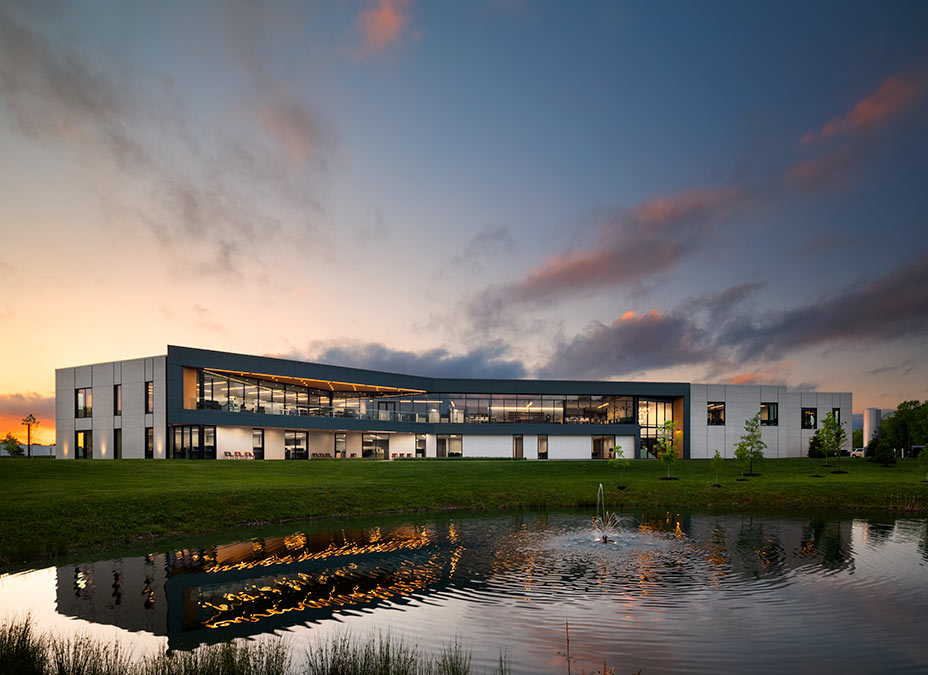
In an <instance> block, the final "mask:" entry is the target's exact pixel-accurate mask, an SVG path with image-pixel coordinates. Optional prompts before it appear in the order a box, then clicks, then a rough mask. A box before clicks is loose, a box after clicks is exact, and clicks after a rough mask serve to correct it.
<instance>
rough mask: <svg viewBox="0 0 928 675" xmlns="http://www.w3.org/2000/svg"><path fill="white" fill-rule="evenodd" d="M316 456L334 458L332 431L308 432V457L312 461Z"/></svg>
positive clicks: (333, 435) (333, 434) (333, 436)
mask: <svg viewBox="0 0 928 675" xmlns="http://www.w3.org/2000/svg"><path fill="white" fill-rule="evenodd" d="M316 455H325V456H326V457H335V432H334V431H310V432H309V457H310V459H312V458H313V457H314V456H316Z"/></svg>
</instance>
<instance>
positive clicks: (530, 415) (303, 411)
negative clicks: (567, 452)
mask: <svg viewBox="0 0 928 675" xmlns="http://www.w3.org/2000/svg"><path fill="white" fill-rule="evenodd" d="M197 409H199V410H221V411H224V412H241V413H251V414H258V415H281V416H295V417H335V418H345V419H356V420H365V421H371V422H413V423H430V424H437V423H446V424H449V423H450V424H465V423H467V424H634V423H635V421H634V419H633V418H622V419H615V420H608V419H605V418H602V417H587V416H583V415H567V416H566V417H564V416H563V415H551V414H547V413H537V412H512V411H508V412H499V413H492V414H489V415H488V414H486V413H483V414H472V415H467V414H465V413H464V411H462V410H454V409H452V410H450V411H448V412H446V413H439V412H438V411H437V410H436V411H432V412H427V413H424V412H417V411H412V410H366V409H365V410H362V409H358V408H344V407H338V406H322V405H302V404H287V403H276V402H265V401H251V402H245V401H229V402H226V403H221V402H219V401H214V400H210V399H198V400H197Z"/></svg>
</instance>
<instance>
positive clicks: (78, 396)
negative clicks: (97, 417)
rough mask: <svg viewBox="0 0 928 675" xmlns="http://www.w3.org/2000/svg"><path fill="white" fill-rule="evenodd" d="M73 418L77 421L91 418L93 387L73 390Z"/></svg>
mask: <svg viewBox="0 0 928 675" xmlns="http://www.w3.org/2000/svg"><path fill="white" fill-rule="evenodd" d="M74 417H76V418H77V419H86V418H88V417H93V387H77V388H75V389H74Z"/></svg>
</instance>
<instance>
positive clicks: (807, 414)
mask: <svg viewBox="0 0 928 675" xmlns="http://www.w3.org/2000/svg"><path fill="white" fill-rule="evenodd" d="M817 418H818V409H817V408H803V409H802V428H803V429H818V419H817Z"/></svg>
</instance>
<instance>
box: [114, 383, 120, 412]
mask: <svg viewBox="0 0 928 675" xmlns="http://www.w3.org/2000/svg"><path fill="white" fill-rule="evenodd" d="M113 414H114V415H117V416H118V415H122V385H121V384H114V385H113Z"/></svg>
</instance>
